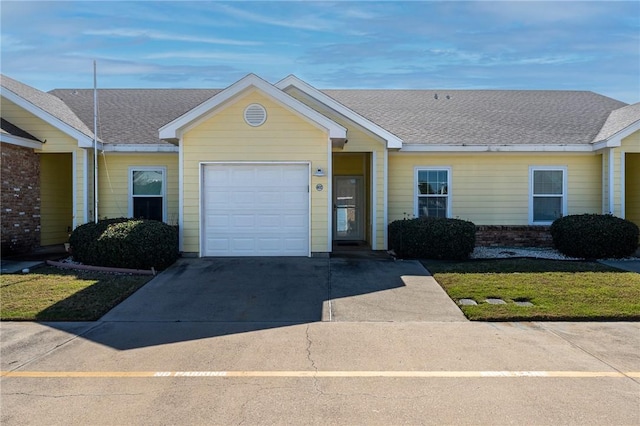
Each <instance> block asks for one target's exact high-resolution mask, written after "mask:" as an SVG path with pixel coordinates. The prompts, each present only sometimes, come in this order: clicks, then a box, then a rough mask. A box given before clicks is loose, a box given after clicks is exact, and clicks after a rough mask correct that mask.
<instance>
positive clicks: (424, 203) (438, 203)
mask: <svg viewBox="0 0 640 426" xmlns="http://www.w3.org/2000/svg"><path fill="white" fill-rule="evenodd" d="M418 217H447V197H420V198H418Z"/></svg>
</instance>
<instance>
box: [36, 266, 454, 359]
mask: <svg viewBox="0 0 640 426" xmlns="http://www.w3.org/2000/svg"><path fill="white" fill-rule="evenodd" d="M428 280H430V281H428ZM434 287H438V288H437V289H436V288H434ZM430 304H431V305H433V304H438V305H439V306H445V307H446V308H447V309H448V312H449V313H450V314H452V316H451V318H450V319H446V320H451V321H457V320H464V317H463V316H462V314H461V312H460V311H459V309H458V308H457V306H456V305H455V303H453V302H452V301H451V300H450V299H448V297H447V296H446V294H445V293H444V291H442V289H440V288H439V286H438V285H437V283H435V281H433V279H432V278H431V277H429V273H428V271H427V270H426V269H424V267H422V265H420V263H419V262H415V261H393V260H386V259H384V260H383V259H342V258H331V259H328V258H284V257H276V258H202V259H180V260H179V261H178V262H177V263H176V264H175V265H173V266H172V267H171V268H169V269H167V270H166V271H164V272H163V273H161V274H160V275H158V276H157V277H156V278H154V279H153V280H151V281H150V282H149V283H147V284H146V285H145V286H144V287H142V288H141V289H140V290H138V291H137V292H136V293H134V294H133V295H132V296H130V297H129V298H128V299H127V300H125V301H124V302H122V303H121V304H120V305H118V306H116V307H115V308H114V309H112V310H111V311H110V312H108V313H107V314H106V315H105V316H104V317H102V318H101V319H100V320H99V322H97V323H95V326H94V327H92V328H90V329H89V330H87V331H86V332H85V333H83V334H82V335H81V337H82V338H84V339H89V340H92V341H95V342H97V343H100V344H103V345H106V346H109V347H113V348H116V349H120V350H126V349H133V348H139V347H147V346H154V345H162V344H167V343H174V342H181V341H189V340H197V339H203V338H210V337H216V336H222V335H228V334H236V333H246V332H252V331H257V330H264V329H271V328H277V327H285V326H290V325H295V324H303V323H312V322H317V321H424V320H430V319H429V318H428V315H427V314H428V313H429V311H430ZM438 309H439V308H438ZM432 310H433V309H432ZM436 310H437V309H436ZM48 325H49V326H51V327H54V328H58V327H57V326H56V323H49V324H48ZM59 327H60V329H61V330H64V329H65V328H67V327H66V326H64V325H63V324H60V325H59Z"/></svg>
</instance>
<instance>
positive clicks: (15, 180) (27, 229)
mask: <svg viewBox="0 0 640 426" xmlns="http://www.w3.org/2000/svg"><path fill="white" fill-rule="evenodd" d="M0 148H1V150H2V155H1V156H0V158H1V159H0V162H1V164H0V172H1V173H2V175H1V178H0V180H1V181H2V186H1V187H0V201H1V203H2V205H1V209H2V212H1V215H0V224H1V235H2V255H3V256H6V255H11V254H18V253H25V252H28V251H30V250H32V249H33V248H35V247H38V246H39V245H40V161H39V158H38V154H35V153H34V152H33V149H31V148H24V147H20V146H16V145H11V144H6V143H3V144H2V146H1V147H0Z"/></svg>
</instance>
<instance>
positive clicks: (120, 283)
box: [0, 266, 152, 321]
mask: <svg viewBox="0 0 640 426" xmlns="http://www.w3.org/2000/svg"><path fill="white" fill-rule="evenodd" d="M151 278H152V277H150V276H141V275H128V274H113V273H104V272H96V271H78V270H66V269H58V268H54V267H50V266H47V267H42V268H39V269H36V270H33V271H32V272H30V273H28V274H4V275H2V276H1V277H0V301H1V302H2V303H1V304H0V320H3V321H6V320H23V321H95V320H97V319H99V318H100V317H101V316H103V315H104V314H106V313H107V312H108V311H109V310H110V309H111V308H113V307H114V306H116V305H117V304H118V303H120V302H122V301H123V300H124V299H126V298H127V297H129V296H130V295H131V294H133V293H134V292H135V291H136V290H138V289H139V288H140V287H142V286H143V285H144V284H146V283H147V282H148V281H149V280H150V279H151Z"/></svg>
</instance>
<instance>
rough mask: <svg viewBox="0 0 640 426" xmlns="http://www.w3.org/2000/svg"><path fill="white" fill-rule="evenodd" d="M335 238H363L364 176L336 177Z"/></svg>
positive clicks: (334, 191)
mask: <svg viewBox="0 0 640 426" xmlns="http://www.w3.org/2000/svg"><path fill="white" fill-rule="evenodd" d="M333 193H334V211H335V217H334V227H335V234H334V239H337V240H340V239H341V240H362V239H363V231H364V229H363V224H364V221H363V217H362V216H363V212H364V209H363V206H362V178H360V177H336V178H335V182H334V189H333Z"/></svg>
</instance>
